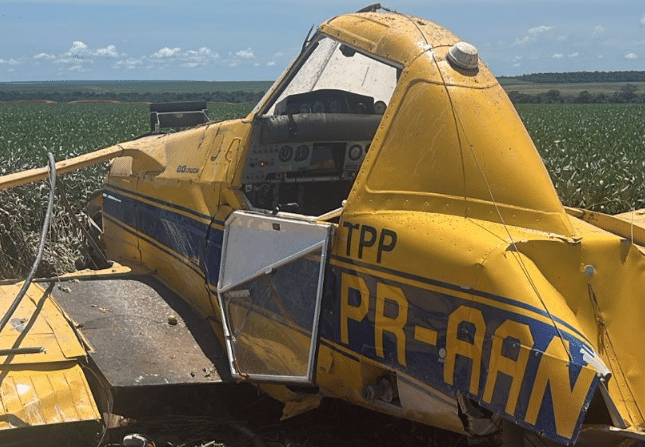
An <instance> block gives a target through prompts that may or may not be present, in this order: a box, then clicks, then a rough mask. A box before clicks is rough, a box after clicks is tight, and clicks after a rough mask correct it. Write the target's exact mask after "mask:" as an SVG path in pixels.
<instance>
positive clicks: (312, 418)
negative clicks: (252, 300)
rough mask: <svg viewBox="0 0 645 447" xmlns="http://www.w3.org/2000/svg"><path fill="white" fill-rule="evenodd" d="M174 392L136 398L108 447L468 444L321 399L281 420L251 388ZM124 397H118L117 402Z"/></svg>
mask: <svg viewBox="0 0 645 447" xmlns="http://www.w3.org/2000/svg"><path fill="white" fill-rule="evenodd" d="M239 387H240V386H239V385H238V386H236V387H232V388H225V389H223V391H224V393H223V394H222V389H220V390H219V391H218V390H213V391H210V390H204V389H201V390H199V389H196V390H195V391H194V392H190V391H186V390H178V391H170V392H169V393H167V394H166V395H164V393H157V394H156V395H155V396H152V395H148V396H145V395H144V394H141V395H139V396H130V397H128V398H126V400H130V399H132V400H130V401H129V402H121V403H120V404H119V403H118V402H117V405H121V406H122V408H123V407H127V406H129V405H131V406H132V407H131V408H129V409H126V410H125V411H123V412H126V413H130V415H131V416H133V417H130V418H128V419H125V420H123V421H122V424H121V426H120V427H117V428H112V429H110V430H109V431H108V432H107V433H106V435H105V438H104V439H103V441H102V442H101V445H102V446H109V447H117V446H121V445H122V444H121V443H122V440H123V439H124V437H125V436H127V435H128V434H133V433H136V434H139V435H141V436H143V437H145V438H147V439H149V440H150V441H152V443H154V444H152V443H151V444H149V446H148V447H152V446H153V445H154V446H156V447H178V446H183V447H215V446H217V447H244V446H250V447H343V446H348V447H349V446H351V447H385V446H388V447H389V446H394V445H397V446H398V445H403V446H406V447H416V446H419V447H421V446H423V447H439V446H441V447H444V446H454V447H461V446H467V445H468V443H467V441H466V439H465V437H462V436H459V435H456V434H453V433H449V432H445V431H442V430H438V429H434V428H432V427H429V426H425V425H422V424H417V423H413V422H410V421H405V420H402V419H398V418H394V417H391V416H387V415H383V414H379V413H374V412H372V411H369V410H366V409H363V408H360V407H356V406H352V405H349V404H347V403H346V402H343V401H339V400H332V399H329V400H323V402H322V404H321V406H320V407H319V408H317V409H316V410H312V411H309V412H307V413H304V414H301V415H299V416H296V417H294V418H291V419H288V420H286V421H280V416H281V409H282V405H281V404H280V403H279V402H276V401H274V400H273V399H271V398H270V397H268V396H267V395H263V394H258V393H257V391H256V390H255V389H254V388H252V387H246V388H243V389H240V388H239ZM118 400H119V398H117V401H118Z"/></svg>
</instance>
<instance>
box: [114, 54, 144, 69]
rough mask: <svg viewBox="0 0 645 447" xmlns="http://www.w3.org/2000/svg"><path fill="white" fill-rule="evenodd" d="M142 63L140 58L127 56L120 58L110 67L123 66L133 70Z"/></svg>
mask: <svg viewBox="0 0 645 447" xmlns="http://www.w3.org/2000/svg"><path fill="white" fill-rule="evenodd" d="M142 64H143V61H142V60H140V59H135V58H133V57H129V58H127V59H122V60H120V61H118V62H117V63H115V64H114V65H113V66H112V67H113V68H124V69H126V70H133V69H135V68H137V67H140V66H141V65H142Z"/></svg>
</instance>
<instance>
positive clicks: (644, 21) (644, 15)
mask: <svg viewBox="0 0 645 447" xmlns="http://www.w3.org/2000/svg"><path fill="white" fill-rule="evenodd" d="M641 25H643V26H645V14H643V17H641Z"/></svg>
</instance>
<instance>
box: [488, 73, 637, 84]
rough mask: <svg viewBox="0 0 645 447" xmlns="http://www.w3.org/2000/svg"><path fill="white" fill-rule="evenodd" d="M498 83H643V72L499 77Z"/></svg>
mask: <svg viewBox="0 0 645 447" xmlns="http://www.w3.org/2000/svg"><path fill="white" fill-rule="evenodd" d="M499 79H500V81H502V82H503V81H505V80H506V81H509V80H517V81H521V82H531V83H534V84H578V83H584V82H619V83H623V82H625V83H630V82H645V71H577V72H569V73H533V74H525V75H521V76H513V77H508V76H500V78H499Z"/></svg>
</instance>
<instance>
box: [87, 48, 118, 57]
mask: <svg viewBox="0 0 645 447" xmlns="http://www.w3.org/2000/svg"><path fill="white" fill-rule="evenodd" d="M92 55H94V56H98V57H107V58H110V57H112V58H116V57H119V53H118V52H117V51H116V47H115V46H114V45H108V46H107V47H105V48H99V49H98V50H94V51H93V52H92Z"/></svg>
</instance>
